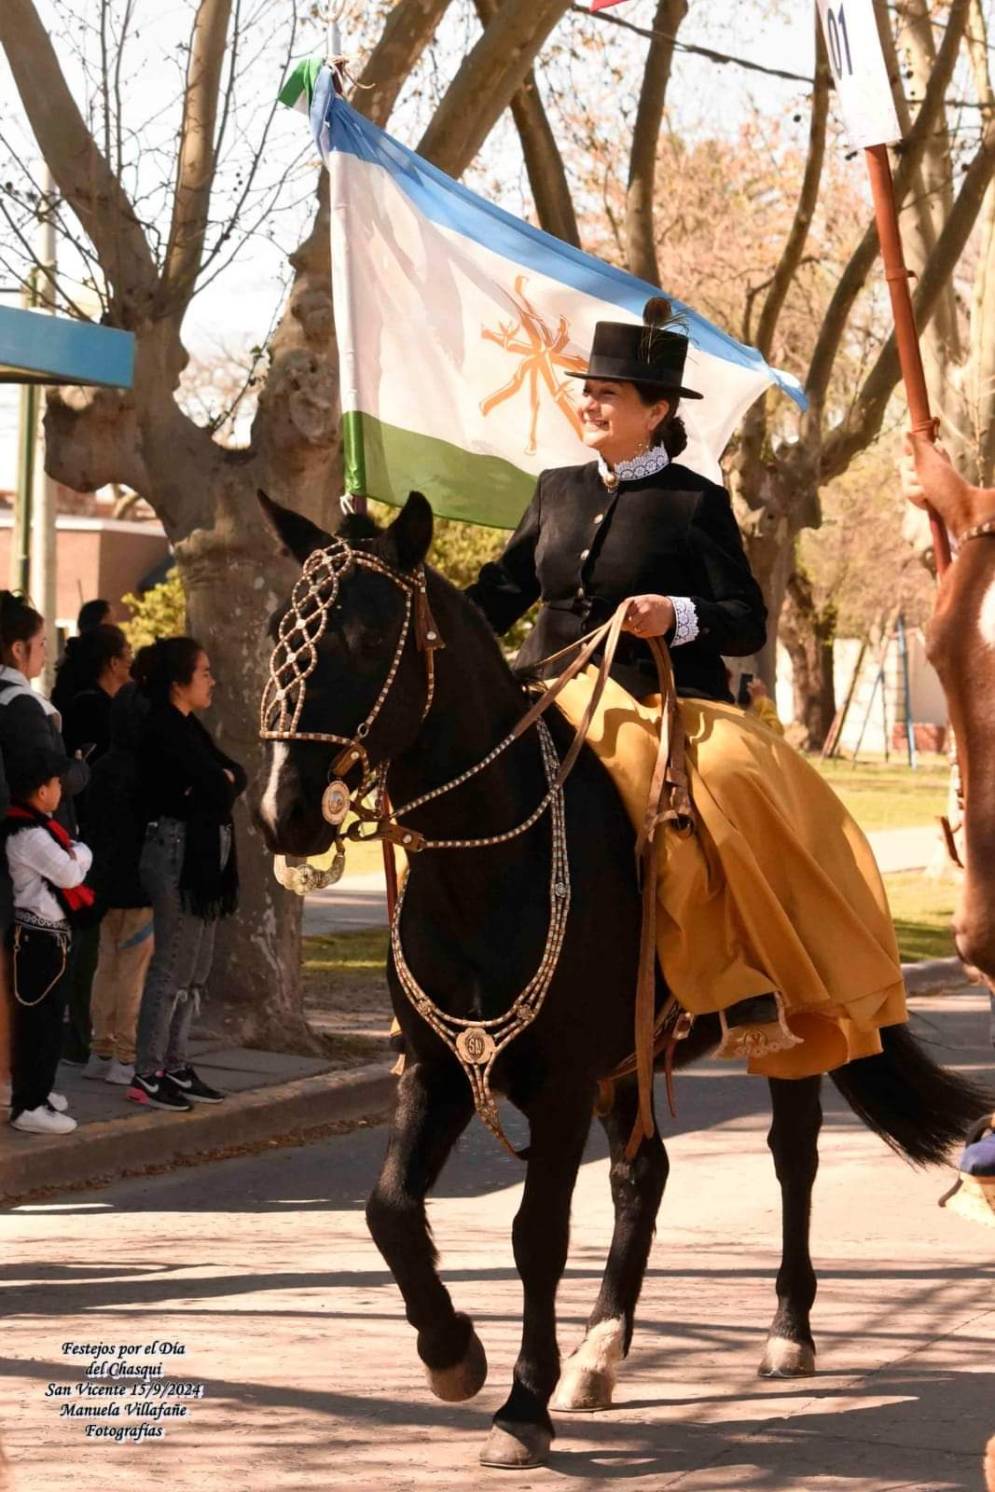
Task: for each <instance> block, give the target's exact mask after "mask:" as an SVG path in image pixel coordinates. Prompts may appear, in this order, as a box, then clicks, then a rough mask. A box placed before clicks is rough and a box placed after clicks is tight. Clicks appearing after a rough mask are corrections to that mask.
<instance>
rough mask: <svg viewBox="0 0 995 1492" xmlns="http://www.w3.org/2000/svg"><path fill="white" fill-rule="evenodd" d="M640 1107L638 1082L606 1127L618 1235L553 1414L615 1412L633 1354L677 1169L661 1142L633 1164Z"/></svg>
mask: <svg viewBox="0 0 995 1492" xmlns="http://www.w3.org/2000/svg"><path fill="white" fill-rule="evenodd" d="M638 1107H639V1094H638V1090H637V1087H636V1083H635V1081H634V1080H633V1081H630V1082H627V1083H625V1084H620V1085H619V1086H618V1088H617V1089H616V1092H615V1101H614V1103H613V1105H612V1108H611V1110H610V1111H609V1113H608V1114H606V1115H605V1116H604V1118H603V1119H602V1123H603V1125H604V1127H605V1132H606V1134H607V1136H608V1143H609V1146H610V1150H611V1173H610V1175H611V1189H612V1201H613V1202H614V1204H615V1230H614V1232H613V1234H612V1242H611V1250H610V1252H609V1255H608V1264H607V1266H606V1268H605V1273H604V1278H603V1279H602V1282H601V1290H600V1292H599V1294H598V1299H597V1302H596V1303H595V1307H594V1310H593V1311H592V1312H591V1315H590V1319H589V1320H588V1323H587V1332H586V1334H585V1336H584V1340H583V1342H581V1344H580V1346H579V1347H578V1348H577V1350H576V1352H574V1353H572V1354H571V1356H570V1357H568V1358H567V1360H566V1362H565V1363H564V1364H563V1372H562V1374H561V1376H560V1381H559V1383H558V1384H557V1388H556V1393H555V1394H554V1396H553V1408H554V1409H559V1410H572V1411H588V1410H592V1409H610V1408H611V1403H612V1392H613V1390H614V1387H615V1375H616V1370H617V1368H618V1365H619V1363H620V1362H621V1361H622V1359H623V1358H624V1357H625V1356H627V1354H628V1351H629V1343H630V1342H631V1340H632V1325H633V1318H634V1316H635V1311H636V1302H637V1301H638V1299H639V1292H640V1290H641V1289H642V1287H643V1276H644V1275H645V1273H646V1261H647V1260H648V1258H649V1252H650V1248H651V1246H652V1243H653V1231H654V1228H655V1226H656V1215H657V1213H658V1212H659V1210H660V1202H661V1200H662V1198H663V1189H664V1187H665V1186H666V1183H667V1174H668V1171H669V1169H670V1167H669V1162H668V1160H667V1152H666V1150H665V1149H664V1145H663V1141H662V1140H661V1138H660V1136H659V1135H658V1134H655V1135H654V1136H653V1138H652V1139H649V1140H647V1139H644V1140H643V1141H642V1143H641V1144H640V1146H639V1149H638V1150H637V1151H636V1154H635V1156H634V1157H633V1159H632V1160H627V1159H626V1155H625V1147H626V1145H627V1143H628V1140H629V1136H630V1134H631V1133H632V1126H633V1124H634V1123H635V1119H636V1113H637V1110H638Z"/></svg>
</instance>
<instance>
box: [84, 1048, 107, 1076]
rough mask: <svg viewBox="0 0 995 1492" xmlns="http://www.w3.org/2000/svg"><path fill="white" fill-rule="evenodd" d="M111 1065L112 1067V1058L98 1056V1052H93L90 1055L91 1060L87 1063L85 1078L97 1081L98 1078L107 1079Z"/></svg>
mask: <svg viewBox="0 0 995 1492" xmlns="http://www.w3.org/2000/svg"><path fill="white" fill-rule="evenodd" d="M110 1065H111V1059H110V1057H100V1056H98V1055H97V1053H96V1052H91V1053H90V1060H89V1061H88V1062H87V1064H86V1066H85V1067H84V1068H83V1076H84V1077H85V1078H95V1079H97V1078H105V1077H106V1076H107V1069H108V1067H110Z"/></svg>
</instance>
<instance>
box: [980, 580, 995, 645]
mask: <svg viewBox="0 0 995 1492" xmlns="http://www.w3.org/2000/svg"><path fill="white" fill-rule="evenodd" d="M978 632H979V633H980V635H981V641H982V642H983V643H984V644H985V646H986V647H989V648H995V580H993V581H992V583H991V585H990V586H989V587H988V589H987V590H986V591H985V594H984V595H983V596H982V598H981V606H980V608H979V610H978Z"/></svg>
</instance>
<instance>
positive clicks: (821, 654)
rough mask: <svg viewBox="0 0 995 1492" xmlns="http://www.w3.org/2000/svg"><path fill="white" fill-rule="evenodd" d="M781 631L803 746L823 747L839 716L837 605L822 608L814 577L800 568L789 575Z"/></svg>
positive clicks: (818, 748)
mask: <svg viewBox="0 0 995 1492" xmlns="http://www.w3.org/2000/svg"><path fill="white" fill-rule="evenodd" d="M780 634H781V641H782V642H783V643H784V646H785V647H786V648H787V650H788V656H789V657H790V659H791V667H792V672H793V675H794V679H793V684H794V697H795V703H794V714H795V722H796V723H797V724H799V725H802V726H804V728H805V735H804V738H803V740H802V742H801V746H802V750H803V751H819V750H821V748H822V745H823V743H824V742H825V739H826V737H827V736H828V734H829V731H830V728H831V726H832V723H833V720H834V718H835V716H836V678H835V672H834V668H833V641H834V639H835V636H836V608H835V607H834V606H832V605H831V604H830V605H829V606H827V607H825V608H823V609H822V610H821V611H820V610H819V608H818V607H817V606H816V604H815V598H814V596H813V594H812V586H811V583H810V581H809V580H808V578H807V577H806V576H805V575H803V574H801V573H800V572H799V571H798V570H795V571H793V572H792V574H791V576H790V577H789V579H788V585H787V595H786V597H785V606H784V610H783V612H782V613H781V627H780Z"/></svg>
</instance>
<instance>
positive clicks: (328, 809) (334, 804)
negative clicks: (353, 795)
mask: <svg viewBox="0 0 995 1492" xmlns="http://www.w3.org/2000/svg"><path fill="white" fill-rule="evenodd" d="M348 812H349V789H348V788H347V787H346V785H345V783H344V782H343V781H342V779H341V777H335V778H333V779H332V781H331V782H330V783H329V784H328V786H327V787H326V788H325V791H324V792H323V793H322V795H321V816H322V818H323V819H324V820H325V822H326V824H333V825H334V826H335V827H336V828H338V826H339V824H341V823H343V822H344V821H345V818H346V815H347V814H348Z"/></svg>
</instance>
